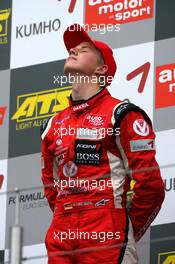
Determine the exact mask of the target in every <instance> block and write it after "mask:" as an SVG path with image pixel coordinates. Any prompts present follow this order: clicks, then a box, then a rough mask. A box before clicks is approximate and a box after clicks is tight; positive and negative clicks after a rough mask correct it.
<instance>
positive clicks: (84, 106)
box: [73, 103, 89, 112]
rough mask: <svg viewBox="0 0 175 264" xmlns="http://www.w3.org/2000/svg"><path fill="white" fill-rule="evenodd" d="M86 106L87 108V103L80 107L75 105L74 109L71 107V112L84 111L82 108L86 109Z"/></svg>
mask: <svg viewBox="0 0 175 264" xmlns="http://www.w3.org/2000/svg"><path fill="white" fill-rule="evenodd" d="M88 106H89V105H88V103H84V104H81V105H77V106H74V107H73V111H74V112H75V111H78V110H81V109H84V108H86V107H88Z"/></svg>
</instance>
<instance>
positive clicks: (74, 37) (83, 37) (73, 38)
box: [63, 24, 117, 85]
mask: <svg viewBox="0 0 175 264" xmlns="http://www.w3.org/2000/svg"><path fill="white" fill-rule="evenodd" d="M63 38H64V43H65V46H66V48H67V50H68V51H69V50H70V49H71V48H74V47H76V46H77V45H79V44H80V43H82V42H90V43H92V44H93V45H94V46H95V47H96V48H97V49H98V50H99V51H100V53H101V54H102V57H103V59H104V62H105V64H106V65H107V66H108V71H107V73H106V76H107V77H108V76H110V77H112V78H110V80H108V78H106V81H107V83H108V85H109V84H111V82H112V80H111V79H113V77H114V75H115V72H116V69H117V66H116V62H115V60H114V57H113V51H112V49H111V48H110V47H109V46H108V45H107V44H105V43H104V42H101V41H97V40H94V39H92V38H91V37H90V36H89V35H88V34H87V33H86V31H85V30H84V29H83V27H81V26H80V25H79V24H73V25H71V26H69V27H68V28H67V29H66V30H65V32H64V36H63Z"/></svg>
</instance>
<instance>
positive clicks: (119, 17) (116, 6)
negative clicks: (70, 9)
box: [85, 0, 154, 27]
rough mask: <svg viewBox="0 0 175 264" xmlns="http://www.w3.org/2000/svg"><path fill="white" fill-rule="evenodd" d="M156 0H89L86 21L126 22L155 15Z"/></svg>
mask: <svg viewBox="0 0 175 264" xmlns="http://www.w3.org/2000/svg"><path fill="white" fill-rule="evenodd" d="M153 10H154V0H119V1H113V0H87V1H86V18H85V23H86V24H90V25H91V27H92V26H93V24H106V25H107V24H109V23H110V24H113V25H115V24H116V23H119V24H124V23H129V22H134V21H138V20H144V19H148V18H152V17H153Z"/></svg>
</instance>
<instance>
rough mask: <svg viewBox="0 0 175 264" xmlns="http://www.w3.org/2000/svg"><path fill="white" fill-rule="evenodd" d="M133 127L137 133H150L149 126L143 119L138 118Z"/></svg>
mask: <svg viewBox="0 0 175 264" xmlns="http://www.w3.org/2000/svg"><path fill="white" fill-rule="evenodd" d="M133 129H134V131H135V133H136V134H138V135H140V136H143V137H145V136H147V135H148V134H149V126H148V124H147V123H146V121H145V120H143V119H137V120H135V121H134V123H133Z"/></svg>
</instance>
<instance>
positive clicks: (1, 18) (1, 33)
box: [0, 9, 11, 44]
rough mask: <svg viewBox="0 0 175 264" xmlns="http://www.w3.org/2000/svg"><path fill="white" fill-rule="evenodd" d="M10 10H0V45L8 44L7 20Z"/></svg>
mask: <svg viewBox="0 0 175 264" xmlns="http://www.w3.org/2000/svg"><path fill="white" fill-rule="evenodd" d="M10 11H11V10H10V9H5V10H0V44H6V43H7V42H8V18H9V16H10Z"/></svg>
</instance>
